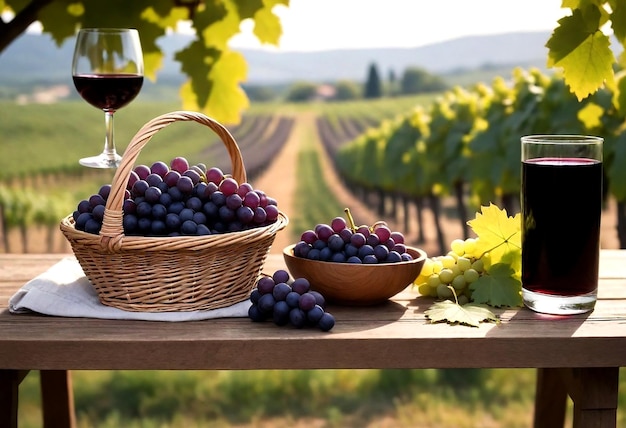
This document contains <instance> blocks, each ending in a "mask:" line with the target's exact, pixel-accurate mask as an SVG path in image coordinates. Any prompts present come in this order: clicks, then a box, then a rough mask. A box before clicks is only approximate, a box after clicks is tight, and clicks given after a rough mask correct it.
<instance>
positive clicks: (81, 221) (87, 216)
mask: <svg viewBox="0 0 626 428" xmlns="http://www.w3.org/2000/svg"><path fill="white" fill-rule="evenodd" d="M91 219H93V215H92V214H91V213H80V214H79V215H78V218H76V224H75V227H76V229H78V230H85V224H87V221H88V220H91Z"/></svg>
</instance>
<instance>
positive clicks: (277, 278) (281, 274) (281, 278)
mask: <svg viewBox="0 0 626 428" xmlns="http://www.w3.org/2000/svg"><path fill="white" fill-rule="evenodd" d="M289 278H290V277H289V272H287V271H286V270H284V269H278V270H277V271H276V272H274V273H273V274H272V279H273V280H274V283H275V284H278V283H280V282H285V283H288V282H289Z"/></svg>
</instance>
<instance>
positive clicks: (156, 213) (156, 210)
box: [152, 204, 167, 220]
mask: <svg viewBox="0 0 626 428" xmlns="http://www.w3.org/2000/svg"><path fill="white" fill-rule="evenodd" d="M166 216H167V208H165V205H161V204H154V205H152V218H153V219H157V220H163V219H165V217H166Z"/></svg>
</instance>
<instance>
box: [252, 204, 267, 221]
mask: <svg viewBox="0 0 626 428" xmlns="http://www.w3.org/2000/svg"><path fill="white" fill-rule="evenodd" d="M265 220H267V213H266V212H265V208H263V207H256V208H255V209H254V217H253V219H252V221H253V222H254V223H256V224H263V223H265Z"/></svg>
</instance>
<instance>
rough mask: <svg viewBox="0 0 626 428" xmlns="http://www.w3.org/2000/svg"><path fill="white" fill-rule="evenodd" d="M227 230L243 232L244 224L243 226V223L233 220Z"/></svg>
mask: <svg viewBox="0 0 626 428" xmlns="http://www.w3.org/2000/svg"><path fill="white" fill-rule="evenodd" d="M227 230H228V231H229V232H239V231H241V230H243V224H241V222H239V221H237V220H233V221H231V222H230V223H228V227H227Z"/></svg>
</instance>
